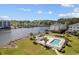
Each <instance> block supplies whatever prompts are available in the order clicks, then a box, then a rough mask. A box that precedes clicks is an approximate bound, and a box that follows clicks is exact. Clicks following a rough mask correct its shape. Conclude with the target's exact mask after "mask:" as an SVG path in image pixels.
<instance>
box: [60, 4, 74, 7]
mask: <svg viewBox="0 0 79 59" xmlns="http://www.w3.org/2000/svg"><path fill="white" fill-rule="evenodd" d="M61 6H63V7H74V5H73V4H61Z"/></svg>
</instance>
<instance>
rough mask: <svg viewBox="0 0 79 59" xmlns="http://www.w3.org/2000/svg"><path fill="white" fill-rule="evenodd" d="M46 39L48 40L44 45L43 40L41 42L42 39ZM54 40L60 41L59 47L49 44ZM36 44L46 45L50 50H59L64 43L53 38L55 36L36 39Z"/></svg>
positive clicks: (63, 40) (62, 40) (59, 38)
mask: <svg viewBox="0 0 79 59" xmlns="http://www.w3.org/2000/svg"><path fill="white" fill-rule="evenodd" d="M44 37H46V38H47V39H48V42H47V43H46V44H45V42H44V40H42V41H41V39H42V38H44ZM54 39H58V40H60V43H59V45H53V44H51V43H50V42H51V41H53V40H54ZM36 42H37V43H39V44H42V45H47V46H49V47H51V48H52V49H57V50H61V49H62V47H63V45H64V43H65V39H64V38H61V37H55V36H43V37H37V41H36Z"/></svg>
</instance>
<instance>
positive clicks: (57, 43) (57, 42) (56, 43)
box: [50, 39, 60, 45]
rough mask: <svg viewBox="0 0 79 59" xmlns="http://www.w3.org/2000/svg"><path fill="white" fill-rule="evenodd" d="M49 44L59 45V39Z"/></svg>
mask: <svg viewBox="0 0 79 59" xmlns="http://www.w3.org/2000/svg"><path fill="white" fill-rule="evenodd" d="M50 43H51V44H53V45H59V43H60V40H59V39H54V40H52V41H51V42H50Z"/></svg>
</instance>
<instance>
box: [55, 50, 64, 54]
mask: <svg viewBox="0 0 79 59" xmlns="http://www.w3.org/2000/svg"><path fill="white" fill-rule="evenodd" d="M54 51H55V52H56V54H57V55H63V54H61V53H59V51H58V50H56V49H54Z"/></svg>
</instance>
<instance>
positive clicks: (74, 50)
mask: <svg viewBox="0 0 79 59" xmlns="http://www.w3.org/2000/svg"><path fill="white" fill-rule="evenodd" d="M48 35H52V36H53V35H61V34H58V33H51V32H50V33H49V34H48ZM69 35H70V34H69ZM64 36H65V37H67V38H68V39H69V40H71V42H69V44H70V45H71V47H68V46H65V48H64V50H65V53H62V54H65V55H76V54H79V38H78V37H77V36H74V35H70V36H69V37H68V36H67V35H66V34H65V35H64ZM60 53H61V52H60Z"/></svg>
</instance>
